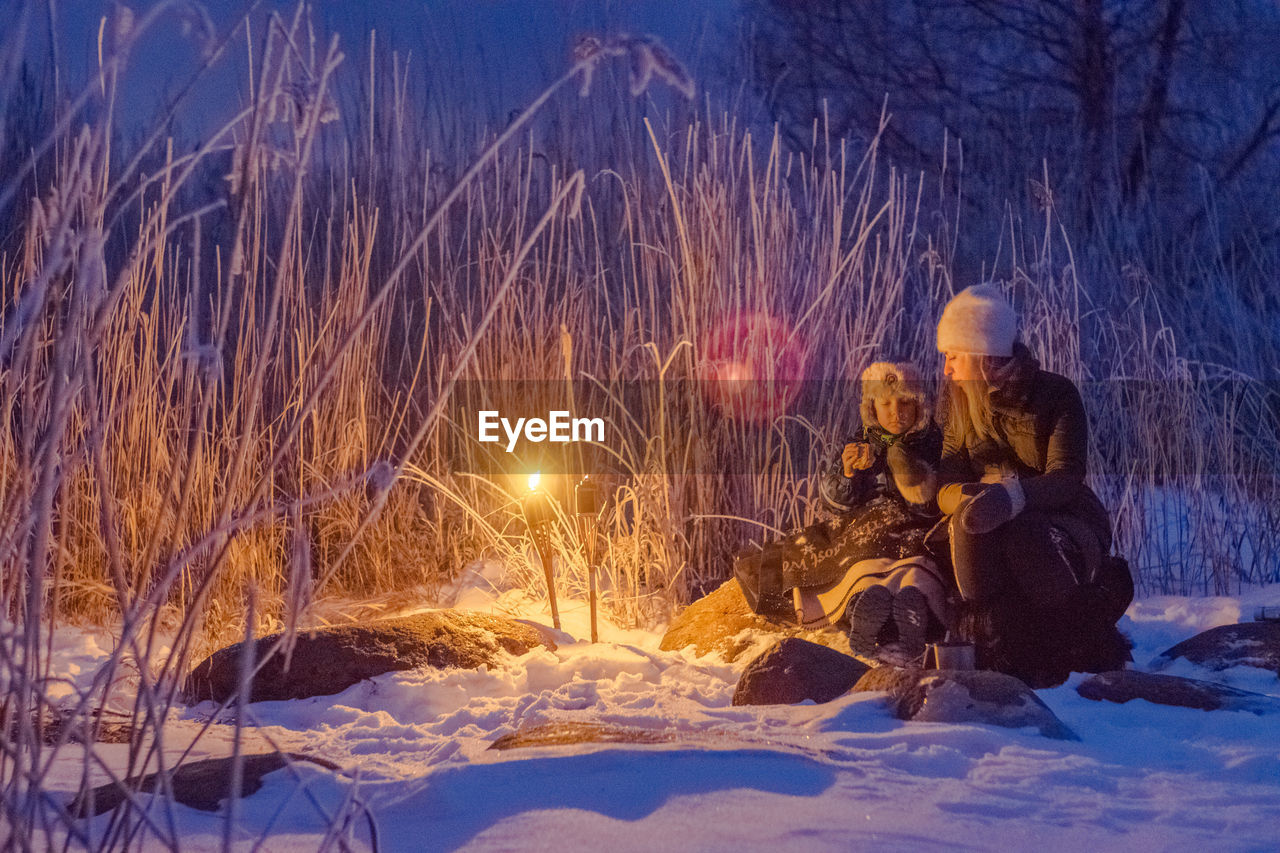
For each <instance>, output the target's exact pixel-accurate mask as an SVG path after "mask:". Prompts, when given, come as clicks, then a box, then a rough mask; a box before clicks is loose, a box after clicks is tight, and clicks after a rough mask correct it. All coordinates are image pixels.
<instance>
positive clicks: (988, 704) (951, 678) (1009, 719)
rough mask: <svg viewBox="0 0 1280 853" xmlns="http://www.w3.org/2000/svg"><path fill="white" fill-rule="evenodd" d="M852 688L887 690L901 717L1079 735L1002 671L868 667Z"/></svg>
mask: <svg viewBox="0 0 1280 853" xmlns="http://www.w3.org/2000/svg"><path fill="white" fill-rule="evenodd" d="M882 670H883V671H882ZM853 689H854V690H855V691H859V692H860V691H870V690H882V691H884V692H886V693H888V694H889V700H890V702H891V703H892V704H893V710H894V713H895V714H896V715H897V716H898V718H899V719H902V720H917V721H921V722H929V723H985V724H987V725H992V726H1004V727H1006V728H1011V729H1021V728H1026V727H1028V726H1031V727H1034V728H1036V729H1039V731H1040V734H1042V735H1044V736H1045V737H1048V738H1054V739H1056V740H1079V739H1080V738H1079V736H1077V735H1076V733H1075V732H1073V731H1071V729H1069V728H1068V727H1067V725H1066V724H1065V723H1063V722H1062V721H1061V720H1059V719H1058V718H1057V716H1056V715H1055V714H1054V713H1053V711H1051V710H1049V706H1047V705H1045V704H1044V702H1042V701H1041V700H1040V697H1038V696H1036V694H1035V693H1034V692H1033V691H1032V690H1031V688H1030V687H1028V686H1027V685H1025V684H1023V683H1022V682H1021V681H1019V680H1018V679H1016V678H1014V677H1013V676H1012V675H1005V674H1004V673H1000V672H991V671H987V670H956V669H924V670H921V669H898V668H897V667H890V666H882V667H876V668H875V669H871V670H868V672H867V674H866V675H864V676H863V677H862V678H861V679H859V681H858V683H857V684H855V685H854V688H853Z"/></svg>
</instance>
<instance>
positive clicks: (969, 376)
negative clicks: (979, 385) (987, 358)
mask: <svg viewBox="0 0 1280 853" xmlns="http://www.w3.org/2000/svg"><path fill="white" fill-rule="evenodd" d="M943 359H944V360H943V363H942V372H943V373H945V374H947V378H948V379H950V380H951V381H952V382H976V381H978V380H980V379H982V378H983V377H982V356H980V355H974V354H972V353H967V352H948V353H943Z"/></svg>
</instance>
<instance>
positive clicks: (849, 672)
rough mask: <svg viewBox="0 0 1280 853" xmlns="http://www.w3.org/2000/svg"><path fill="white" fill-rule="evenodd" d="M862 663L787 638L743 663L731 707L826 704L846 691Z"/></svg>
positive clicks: (862, 668) (855, 677) (816, 645)
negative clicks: (809, 701) (733, 705)
mask: <svg viewBox="0 0 1280 853" xmlns="http://www.w3.org/2000/svg"><path fill="white" fill-rule="evenodd" d="M867 669H868V667H867V665H866V664H864V663H862V662H861V661H859V660H857V659H856V658H852V657H850V656H849V655H846V654H841V653H840V652H838V651H836V650H835V649H832V648H828V647H827V646H820V645H818V644H817V643H811V642H809V641H808V640H801V639H799V638H798V637H788V638H787V639H785V640H782V641H781V642H779V643H777V644H776V645H774V646H773V647H772V648H770V649H769V650H768V651H767V652H765V653H764V654H762V655H760V656H759V657H758V658H756V659H754V660H753V661H751V663H749V664H747V668H746V669H744V670H743V671H742V677H741V678H739V679H738V688H737V690H735V691H734V693H733V704H735V705H794V704H795V703H797V702H803V701H804V700H806V699H812V700H813V701H814V702H830V701H831V700H832V699H835V698H836V697H837V696H843V695H844V694H845V693H848V692H849V688H850V687H852V686H853V685H854V683H855V682H856V681H857V680H858V679H859V678H861V677H862V674H863V673H865V672H866V671H867Z"/></svg>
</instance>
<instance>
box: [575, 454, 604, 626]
mask: <svg viewBox="0 0 1280 853" xmlns="http://www.w3.org/2000/svg"><path fill="white" fill-rule="evenodd" d="M574 510H575V511H576V515H577V520H578V538H579V539H580V540H581V541H582V547H583V556H584V557H586V560H587V589H588V599H589V601H590V602H591V642H593V643H598V642H599V641H600V635H599V633H598V631H597V629H596V515H597V514H598V513H599V512H600V488H599V486H597V485H596V483H595V482H594V481H593V480H592V479H591V478H590V475H587V476H584V477H583V478H582V479H581V480H580V481H579V482H578V485H577V488H575V489H574Z"/></svg>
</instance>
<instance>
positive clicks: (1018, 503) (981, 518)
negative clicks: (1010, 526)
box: [956, 479, 1027, 533]
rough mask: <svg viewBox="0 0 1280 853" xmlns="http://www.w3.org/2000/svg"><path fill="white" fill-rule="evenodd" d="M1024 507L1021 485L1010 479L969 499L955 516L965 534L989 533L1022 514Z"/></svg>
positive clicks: (1024, 499)
mask: <svg viewBox="0 0 1280 853" xmlns="http://www.w3.org/2000/svg"><path fill="white" fill-rule="evenodd" d="M1026 505H1027V498H1026V495H1024V494H1023V493H1022V484H1021V483H1019V482H1018V481H1017V480H1016V479H1010V480H1005V481H1003V482H1002V483H1000V484H999V485H994V486H991V487H989V488H986V489H983V490H982V492H980V493H979V494H977V495H974V496H973V497H971V498H969V499H968V500H967V501H965V502H964V503H963V504H962V505H961V506H960V509H959V510H958V511H957V512H956V515H957V516H958V520H959V522H960V526H961V527H962V528H963V529H964V531H965V532H966V533H990V532H991V531H992V530H995V529H996V528H997V527H999V526H1000V525H1002V524H1004V523H1005V522H1007V521H1009V520H1010V519H1012V518H1013V517H1014V516H1016V515H1017V514H1018V513H1020V512H1022V509H1023V507H1025V506H1026Z"/></svg>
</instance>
